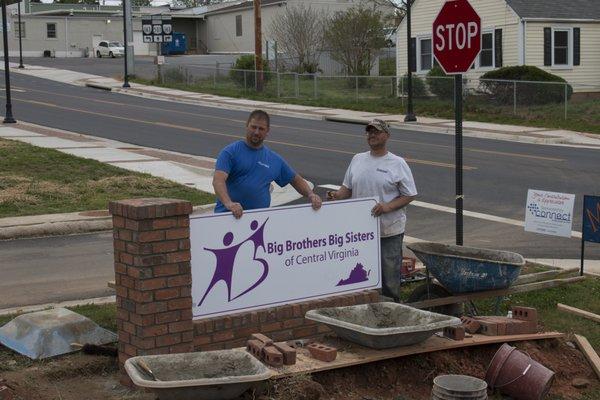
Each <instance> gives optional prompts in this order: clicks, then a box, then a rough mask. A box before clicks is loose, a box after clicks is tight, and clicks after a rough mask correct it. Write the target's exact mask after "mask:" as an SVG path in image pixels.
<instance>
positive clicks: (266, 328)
mask: <svg viewBox="0 0 600 400" xmlns="http://www.w3.org/2000/svg"><path fill="white" fill-rule="evenodd" d="M279 329H281V322H271V323H268V324H261V325H260V330H261V332H273V331H277V330H279Z"/></svg>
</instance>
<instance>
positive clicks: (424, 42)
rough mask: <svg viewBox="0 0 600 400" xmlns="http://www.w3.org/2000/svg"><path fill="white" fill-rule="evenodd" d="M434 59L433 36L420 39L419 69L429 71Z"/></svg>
mask: <svg viewBox="0 0 600 400" xmlns="http://www.w3.org/2000/svg"><path fill="white" fill-rule="evenodd" d="M432 60H433V59H432V54H431V38H422V39H419V71H429V70H430V69H431V64H432V62H433V61H432Z"/></svg>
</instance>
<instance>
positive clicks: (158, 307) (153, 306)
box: [135, 301, 167, 315]
mask: <svg viewBox="0 0 600 400" xmlns="http://www.w3.org/2000/svg"><path fill="white" fill-rule="evenodd" d="M165 311H167V303H166V302H164V301H163V302H158V301H155V302H153V303H146V304H138V305H137V307H136V308H135V312H136V313H138V314H140V315H147V314H156V313H160V312H165Z"/></svg>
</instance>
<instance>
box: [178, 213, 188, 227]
mask: <svg viewBox="0 0 600 400" xmlns="http://www.w3.org/2000/svg"><path fill="white" fill-rule="evenodd" d="M177 226H179V227H181V228H186V227H188V226H190V217H188V216H187V215H186V216H181V217H177Z"/></svg>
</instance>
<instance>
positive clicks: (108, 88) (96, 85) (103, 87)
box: [85, 82, 113, 92]
mask: <svg viewBox="0 0 600 400" xmlns="http://www.w3.org/2000/svg"><path fill="white" fill-rule="evenodd" d="M85 86H86V87H90V88H93V89H100V90H106V91H109V92H110V91H112V89H113V88H112V87H111V86H107V85H101V84H99V83H93V82H87V83H86V84H85Z"/></svg>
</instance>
